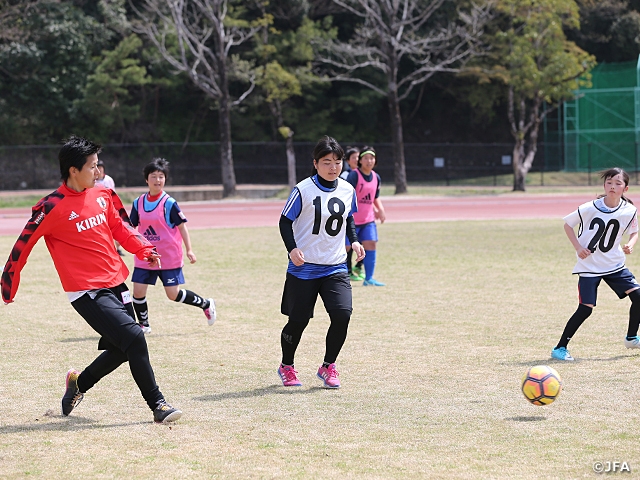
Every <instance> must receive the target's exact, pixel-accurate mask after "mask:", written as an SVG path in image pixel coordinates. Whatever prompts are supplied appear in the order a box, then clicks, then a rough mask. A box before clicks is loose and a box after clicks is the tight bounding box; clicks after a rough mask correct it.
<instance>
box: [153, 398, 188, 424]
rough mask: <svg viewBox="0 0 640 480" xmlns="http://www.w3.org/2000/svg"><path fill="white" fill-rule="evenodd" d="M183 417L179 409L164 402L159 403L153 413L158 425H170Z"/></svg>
mask: <svg viewBox="0 0 640 480" xmlns="http://www.w3.org/2000/svg"><path fill="white" fill-rule="evenodd" d="M181 416H182V412H181V411H180V410H178V409H177V408H173V407H172V406H171V405H169V404H168V403H167V402H165V401H164V400H163V401H161V402H160V403H158V406H157V407H156V409H155V410H154V411H153V421H154V422H156V423H170V422H175V421H176V420H178V419H179V418H180V417H181Z"/></svg>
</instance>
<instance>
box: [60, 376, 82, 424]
mask: <svg viewBox="0 0 640 480" xmlns="http://www.w3.org/2000/svg"><path fill="white" fill-rule="evenodd" d="M79 376H80V372H79V371H77V370H74V369H71V370H69V371H68V372H67V378H66V379H65V392H64V396H63V397H62V415H64V416H65V417H66V416H67V415H69V414H70V413H71V412H72V411H73V409H74V408H76V407H77V406H78V404H79V403H80V402H81V401H82V399H83V398H84V394H83V393H80V390H79V389H78V377H79Z"/></svg>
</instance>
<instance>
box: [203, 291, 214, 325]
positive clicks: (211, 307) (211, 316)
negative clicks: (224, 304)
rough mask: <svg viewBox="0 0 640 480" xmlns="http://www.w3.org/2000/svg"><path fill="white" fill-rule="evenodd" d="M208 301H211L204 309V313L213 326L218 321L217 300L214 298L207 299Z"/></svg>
mask: <svg viewBox="0 0 640 480" xmlns="http://www.w3.org/2000/svg"><path fill="white" fill-rule="evenodd" d="M207 302H209V306H208V307H207V308H205V309H204V315H205V317H207V322H209V326H211V325H213V323H214V322H215V321H216V302H214V301H213V298H209V299H207Z"/></svg>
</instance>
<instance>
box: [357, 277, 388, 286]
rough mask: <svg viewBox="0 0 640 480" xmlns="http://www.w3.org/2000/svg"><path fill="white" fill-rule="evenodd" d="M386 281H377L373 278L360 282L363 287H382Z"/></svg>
mask: <svg viewBox="0 0 640 480" xmlns="http://www.w3.org/2000/svg"><path fill="white" fill-rule="evenodd" d="M385 285H386V283H382V282H379V281H377V280H376V279H375V278H372V279H370V280H365V281H364V282H362V286H363V287H384V286H385Z"/></svg>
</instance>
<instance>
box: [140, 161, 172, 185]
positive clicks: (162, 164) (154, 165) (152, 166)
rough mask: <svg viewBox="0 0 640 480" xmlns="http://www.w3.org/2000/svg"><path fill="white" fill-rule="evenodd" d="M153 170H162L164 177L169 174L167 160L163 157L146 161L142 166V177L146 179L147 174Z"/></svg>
mask: <svg viewBox="0 0 640 480" xmlns="http://www.w3.org/2000/svg"><path fill="white" fill-rule="evenodd" d="M153 172H162V173H164V176H165V177H168V176H169V162H167V161H166V160H165V159H164V158H154V159H153V160H151V162H150V163H147V164H146V165H145V166H144V170H142V173H143V174H144V179H145V180H148V179H149V175H151V174H152V173H153Z"/></svg>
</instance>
